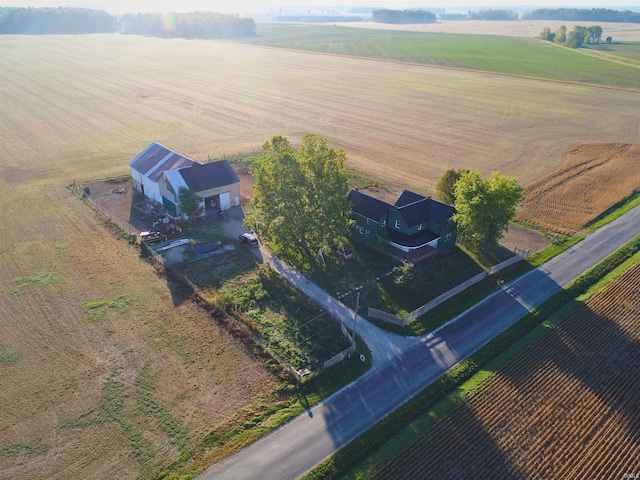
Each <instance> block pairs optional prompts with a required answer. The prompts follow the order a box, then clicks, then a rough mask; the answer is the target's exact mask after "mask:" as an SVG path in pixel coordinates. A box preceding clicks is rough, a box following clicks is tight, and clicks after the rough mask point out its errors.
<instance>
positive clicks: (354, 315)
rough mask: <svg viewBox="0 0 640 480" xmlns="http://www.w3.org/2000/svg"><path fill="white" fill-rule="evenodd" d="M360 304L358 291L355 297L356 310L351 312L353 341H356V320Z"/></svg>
mask: <svg viewBox="0 0 640 480" xmlns="http://www.w3.org/2000/svg"><path fill="white" fill-rule="evenodd" d="M359 305H360V292H358V296H357V297H356V311H355V313H354V314H353V343H356V320H357V319H358V306H359Z"/></svg>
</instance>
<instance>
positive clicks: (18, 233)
mask: <svg viewBox="0 0 640 480" xmlns="http://www.w3.org/2000/svg"><path fill="white" fill-rule="evenodd" d="M34 191H37V192H38V193H39V194H38V195H34V194H33V192H34ZM2 198H3V209H2V217H3V224H4V225H5V227H3V231H2V232H3V233H2V246H1V248H0V263H1V264H2V265H3V268H2V275H0V298H1V301H0V318H2V319H3V320H2V322H0V356H4V355H6V354H7V352H16V355H17V356H18V358H17V359H16V361H15V362H8V363H4V362H0V384H1V385H2V388H1V389H0V478H3V479H5V478H6V479H9V478H11V479H20V478H135V477H138V476H139V475H142V476H143V477H144V476H146V475H147V474H148V473H149V469H150V468H151V469H153V467H155V466H157V465H161V464H164V463H166V462H167V461H169V460H171V459H173V458H176V457H177V455H179V451H178V449H177V448H176V446H175V444H174V443H173V441H172V438H171V437H170V436H168V435H167V434H166V433H164V432H163V431H162V430H160V429H159V427H158V419H157V418H155V417H154V415H149V414H145V413H143V412H141V411H140V410H139V409H140V408H142V406H141V404H140V402H139V401H137V400H136V387H135V382H136V379H137V378H139V376H140V374H141V372H142V369H143V367H145V366H146V367H147V368H148V369H149V372H150V374H151V375H153V376H154V377H155V388H154V389H153V395H154V397H155V398H156V400H157V402H158V404H159V405H160V406H161V407H162V408H164V409H166V411H168V412H169V413H170V414H171V415H172V416H173V418H174V419H176V420H177V421H179V422H180V423H182V424H183V425H184V426H185V428H186V431H187V432H188V436H189V438H190V439H192V440H196V439H198V438H201V437H202V436H203V435H204V434H206V433H208V432H210V431H211V430H212V429H214V428H216V426H220V425H224V424H225V423H226V422H229V421H233V419H234V418H237V416H238V415H239V414H242V412H243V411H246V410H247V409H251V408H254V407H252V405H253V404H267V403H269V402H272V401H274V400H275V397H272V396H271V395H270V393H269V392H270V390H271V389H272V388H273V387H275V386H276V385H277V383H278V381H277V379H276V378H274V376H273V375H272V374H271V373H270V372H269V371H268V370H267V369H266V368H265V367H264V366H263V365H262V363H261V362H258V361H256V359H255V358H254V356H253V355H252V353H251V352H249V351H248V349H247V348H246V347H245V346H243V345H242V344H241V343H240V342H239V341H238V340H236V339H235V338H234V337H233V336H232V335H231V334H229V333H228V332H227V330H226V328H225V327H224V326H222V325H220V324H218V322H216V321H215V319H213V318H212V317H211V315H210V314H208V313H207V312H205V311H203V310H202V309H201V308H199V307H198V306H196V305H195V304H194V303H193V302H190V301H188V299H186V298H184V297H183V296H182V295H181V294H180V292H177V291H176V290H175V289H173V288H171V286H170V285H169V284H168V283H167V281H166V279H163V278H159V277H158V276H157V275H156V273H155V271H154V270H153V268H152V267H151V266H150V265H149V264H148V263H146V262H145V261H143V260H141V259H140V258H139V253H138V250H137V249H136V248H133V247H128V246H127V243H126V242H124V241H122V240H118V239H117V235H115V234H114V232H113V231H111V229H109V228H107V227H106V226H105V225H104V223H103V221H102V220H101V219H99V218H97V216H96V215H95V214H94V213H93V211H91V210H90V209H89V208H88V207H87V206H85V205H84V204H82V202H80V201H79V200H78V199H76V198H74V197H72V196H71V195H70V194H69V191H68V190H67V189H66V188H65V187H62V186H51V185H49V186H47V187H43V188H41V189H38V190H33V188H31V189H29V190H27V189H25V188H23V187H17V188H13V189H12V195H11V196H10V197H8V196H6V195H3V196H2ZM50 206H54V208H50ZM9 218H11V219H12V220H11V223H10V224H9V223H7V222H8V221H9V220H8V219H9ZM7 225H10V228H7V227H6V226H7ZM42 270H44V271H47V272H53V273H55V274H56V275H57V276H58V281H57V282H55V283H51V284H46V283H45V284H37V283H33V284H30V285H28V286H26V287H25V288H24V289H23V291H22V293H17V294H11V293H9V292H10V291H11V289H12V288H14V287H15V280H16V279H18V278H24V277H28V278H32V277H33V276H34V274H36V273H37V272H39V271H42ZM123 295H124V296H125V297H126V298H128V299H130V301H131V305H130V308H128V309H127V308H125V309H123V310H122V311H118V310H117V309H116V308H107V307H105V308H102V309H101V310H102V311H103V312H104V314H103V315H102V316H95V315H94V316H93V317H92V314H93V313H94V311H90V310H88V309H86V308H85V307H83V305H84V304H85V303H86V302H91V301H105V300H113V299H117V298H119V297H120V296H123ZM2 358H4V357H2ZM109 379H111V380H113V381H115V382H117V383H118V384H119V385H121V388H122V391H123V395H124V404H123V406H122V411H123V412H124V414H125V415H126V418H127V419H129V421H130V423H131V424H132V425H134V427H135V429H137V431H139V432H140V433H141V434H142V436H143V437H144V438H145V439H146V441H148V442H149V447H148V448H149V450H150V451H151V452H152V457H151V458H150V459H149V460H148V461H147V462H146V465H142V464H141V463H140V462H139V461H137V460H136V458H135V457H134V456H133V453H132V451H133V450H132V445H131V443H130V441H129V440H128V439H127V436H126V435H125V432H124V430H123V429H122V428H121V427H120V426H119V425H118V424H117V423H116V422H115V421H106V422H105V423H96V424H94V425H87V426H86V427H77V428H60V427H61V425H63V424H64V422H65V421H69V420H72V419H77V418H79V417H80V416H81V415H83V414H89V415H90V416H92V415H94V416H95V415H104V414H101V413H100V412H101V411H102V410H101V407H100V405H101V392H102V391H103V388H104V386H105V384H106V382H107V380H109ZM143 467H144V468H143Z"/></svg>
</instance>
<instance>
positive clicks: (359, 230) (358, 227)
mask: <svg viewBox="0 0 640 480" xmlns="http://www.w3.org/2000/svg"><path fill="white" fill-rule="evenodd" d="M356 230H357V231H358V233H359V234H360V235H362V234H363V233H364V228H362V227H361V226H360V225H358V226H356Z"/></svg>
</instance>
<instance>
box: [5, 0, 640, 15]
mask: <svg viewBox="0 0 640 480" xmlns="http://www.w3.org/2000/svg"><path fill="white" fill-rule="evenodd" d="M441 2H442V3H444V0H433V1H429V0H426V1H416V0H407V1H394V0H387V1H384V0H382V1H380V0H373V1H367V0H349V1H348V2H341V1H339V0H282V1H275V0H235V1H233V2H230V1H222V0H216V1H206V0H191V1H185V2H182V1H181V2H177V1H176V0H58V1H54V0H13V1H10V0H9V1H7V0H0V6H1V7H52V8H56V7H83V8H93V9H98V10H106V11H107V12H110V13H138V12H141V13H148V12H192V11H197V10H200V11H202V10H208V11H213V12H220V13H226V14H250V13H260V12H268V11H274V10H279V9H282V10H286V11H287V12H289V11H296V10H298V11H299V12H300V13H321V12H324V11H327V13H329V12H328V11H330V10H337V11H340V12H345V11H347V10H348V9H350V8H357V7H371V8H388V9H404V8H410V9H424V10H429V9H438V10H440V9H444V10H446V11H448V12H461V11H468V10H479V9H492V8H493V9H503V10H517V11H525V10H530V11H531V10H536V9H539V8H549V9H559V8H584V9H592V8H606V9H611V10H633V11H640V4H638V2H637V1H632V0H621V1H615V2H613V1H612V2H608V1H592V0H565V1H563V2H562V4H561V5H558V4H550V3H552V2H551V1H546V2H544V1H542V2H540V3H539V4H530V3H529V2H519V1H517V0H515V1H514V0H494V1H486V0H447V1H446V5H438V3H441Z"/></svg>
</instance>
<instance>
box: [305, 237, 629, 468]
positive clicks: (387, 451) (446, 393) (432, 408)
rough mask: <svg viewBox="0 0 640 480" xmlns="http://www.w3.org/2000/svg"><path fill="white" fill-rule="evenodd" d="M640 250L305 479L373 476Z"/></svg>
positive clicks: (613, 258)
mask: <svg viewBox="0 0 640 480" xmlns="http://www.w3.org/2000/svg"><path fill="white" fill-rule="evenodd" d="M638 252H640V236H638V237H636V238H635V239H633V240H632V241H631V242H629V243H628V244H627V245H625V246H624V247H622V248H621V249H619V250H618V251H616V252H615V253H613V254H612V255H610V256H609V257H608V258H607V259H605V260H603V261H602V262H600V263H599V264H598V265H596V266H595V267H593V268H592V269H591V270H589V271H588V272H587V273H585V274H584V275H582V276H581V277H579V278H578V279H577V280H576V281H574V282H573V283H572V284H571V285H569V286H568V287H567V288H566V289H564V290H562V291H560V292H558V293H557V294H556V295H554V296H553V297H552V298H550V299H549V300H547V301H546V302H545V303H544V304H543V305H541V306H540V307H539V308H538V309H536V310H534V311H533V312H531V313H530V314H528V315H526V316H525V317H523V318H522V319H521V320H520V321H519V322H517V323H516V324H514V325H513V326H511V327H510V328H509V329H507V330H506V331H504V332H503V333H501V334H500V335H498V336H497V337H496V338H495V339H493V340H492V341H491V342H489V343H488V344H487V345H486V346H484V347H483V348H481V349H480V350H478V351H477V352H476V353H474V354H473V355H472V356H471V357H469V358H468V359H466V360H464V361H462V362H460V363H459V364H458V365H456V366H455V367H453V368H452V369H451V370H450V371H449V372H448V373H446V374H445V375H444V376H442V377H441V378H440V379H439V380H437V381H436V382H434V383H433V384H431V385H430V386H429V387H427V388H426V389H424V390H423V391H422V392H421V393H420V394H418V395H416V396H415V397H413V398H411V399H410V400H408V401H407V402H406V403H405V404H404V405H403V406H402V407H400V408H399V409H398V410H396V411H395V412H393V413H392V414H390V415H389V416H387V417H386V418H384V419H383V420H382V421H380V422H378V423H377V424H376V425H374V426H373V427H372V428H371V429H369V430H368V431H367V432H365V433H364V434H362V435H361V436H360V437H358V438H357V439H356V440H354V441H353V442H351V443H350V444H349V445H347V446H346V447H345V448H343V449H342V450H340V451H339V452H338V453H337V454H336V455H334V456H333V457H332V458H330V459H329V460H327V461H325V462H324V463H323V464H321V465H320V466H319V467H317V468H316V469H315V470H314V471H312V472H310V473H309V474H307V475H306V476H305V477H304V478H306V479H307V480H310V479H320V478H322V479H333V478H369V477H370V476H371V473H372V472H375V470H376V468H378V466H381V465H382V464H384V463H386V461H388V460H389V459H390V458H393V456H394V455H395V454H397V453H399V452H400V451H402V449H403V445H406V444H407V443H406V442H410V441H411V439H412V438H413V439H414V440H415V438H414V437H412V436H411V434H410V433H409V430H413V427H414V426H416V425H417V426H419V427H420V428H419V429H418V430H417V432H419V433H424V429H426V428H429V427H430V426H431V425H433V424H435V422H436V421H438V420H439V419H440V418H442V417H443V416H444V415H445V414H448V413H451V412H452V411H453V410H454V409H455V408H457V407H458V406H459V405H460V404H461V403H462V402H463V401H464V399H465V398H467V397H468V396H469V395H471V394H472V393H474V392H475V391H477V389H478V388H480V387H481V385H482V384H483V383H484V382H485V381H486V380H487V379H488V378H489V377H490V376H491V375H492V374H493V373H494V372H495V371H497V370H498V369H499V368H501V367H503V366H504V365H506V364H507V363H508V362H509V361H510V360H511V359H512V358H513V357H514V356H515V355H516V354H518V353H520V352H521V351H522V350H523V349H525V348H526V347H528V346H529V345H532V344H533V343H535V342H536V341H537V340H538V339H539V338H541V337H542V336H543V335H545V334H546V332H548V331H549V330H550V329H551V328H553V327H555V325H557V324H558V323H559V322H560V321H562V319H564V318H565V317H566V316H567V315H569V314H570V313H571V312H573V311H574V310H575V309H576V308H578V306H579V305H581V304H582V303H583V302H584V300H585V298H586V297H584V296H583V295H585V294H586V295H590V294H592V293H593V292H595V291H597V289H599V288H601V287H602V286H603V285H604V284H606V283H607V282H609V281H611V277H610V276H609V274H610V273H612V272H616V271H618V272H619V271H620V270H621V269H623V268H624V267H623V266H624V265H625V263H626V264H628V265H630V264H631V263H636V262H637V261H638V259H639V257H640V255H639V254H638ZM619 268H620V270H617V269H619ZM599 282H603V283H599ZM476 375H477V376H476ZM413 422H417V423H415V424H414V423H413ZM414 431H415V430H414ZM419 433H418V434H419ZM387 439H391V440H389V441H386V440H387ZM354 466H355V467H354Z"/></svg>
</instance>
